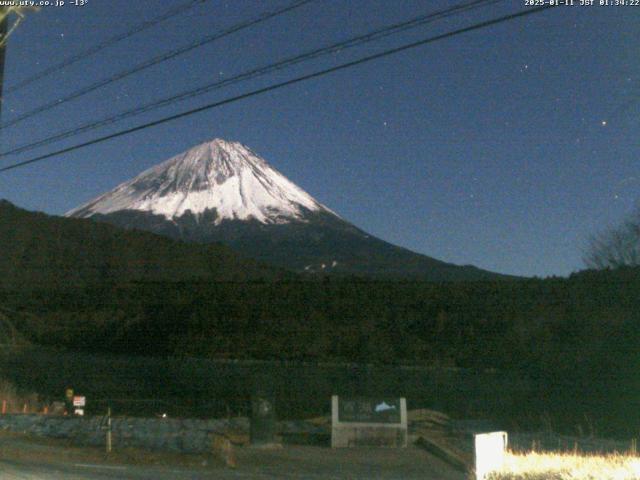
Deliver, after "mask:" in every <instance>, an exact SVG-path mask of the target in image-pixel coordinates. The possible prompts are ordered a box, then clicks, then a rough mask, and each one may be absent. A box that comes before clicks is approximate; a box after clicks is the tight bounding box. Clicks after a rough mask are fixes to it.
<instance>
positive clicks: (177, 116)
mask: <svg viewBox="0 0 640 480" xmlns="http://www.w3.org/2000/svg"><path fill="white" fill-rule="evenodd" d="M550 8H554V6H552V5H543V6H540V7H534V8H530V9H527V10H524V11H521V12H518V13H512V14H509V15H504V16H502V17H498V18H495V19H492V20H486V21H484V22H480V23H476V24H474V25H471V26H468V27H464V28H460V29H457V30H453V31H450V32H447V33H443V34H440V35H436V36H433V37H428V38H425V39H423V40H419V41H417V42H413V43H409V44H405V45H402V46H400V47H396V48H392V49H389V50H385V51H383V52H380V53H376V54H373V55H368V56H366V57H362V58H359V59H358V60H353V61H350V62H346V63H342V64H340V65H337V66H334V67H331V68H326V69H324V70H319V71H317V72H313V73H309V74H307V75H302V76H300V77H296V78H293V79H291V80H286V81H283V82H280V83H276V84H273V85H270V86H268V87H263V88H260V89H257V90H253V91H251V92H247V93H244V94H241V95H237V96H234V97H230V98H227V99H224V100H220V101H217V102H214V103H210V104H207V105H204V106H201V107H198V108H194V109H191V110H187V111H185V112H181V113H178V114H175V115H171V116H168V117H164V118H161V119H159V120H155V121H153V122H148V123H145V124H142V125H138V126H136V127H132V128H128V129H126V130H121V131H119V132H116V133H112V134H110V135H105V136H103V137H99V138H95V139H93V140H90V141H87V142H84V143H80V144H77V145H74V146H71V147H67V148H63V149H61V150H57V151H55V152H51V153H48V154H45V155H40V156H38V157H35V158H32V159H29V160H24V161H22V162H18V163H14V164H12V165H8V166H6V167H2V168H0V173H2V172H6V171H8V170H13V169H16V168H19V167H23V166H25V165H30V164H32V163H36V162H41V161H43V160H46V159H49V158H52V157H56V156H59V155H62V154H64V153H69V152H73V151H75V150H79V149H81V148H85V147H88V146H91V145H96V144H98V143H102V142H106V141H107V140H111V139H114V138H118V137H122V136H125V135H129V134H131V133H134V132H138V131H141V130H145V129H147V128H151V127H155V126H158V125H162V124H164V123H168V122H172V121H174V120H178V119H181V118H184V117H188V116H191V115H194V114H196V113H200V112H204V111H207V110H212V109H214V108H217V107H221V106H223V105H228V104H230V103H234V102H237V101H240V100H244V99H247V98H251V97H254V96H257V95H261V94H264V93H267V92H272V91H274V90H279V89H281V88H284V87H288V86H290V85H294V84H297V83H301V82H304V81H307V80H311V79H314V78H318V77H322V76H325V75H328V74H330V73H334V72H338V71H341V70H345V69H347V68H351V67H354V66H356V65H361V64H363V63H367V62H371V61H373V60H377V59H380V58H384V57H388V56H390V55H394V54H396V53H400V52H404V51H407V50H410V49H413V48H417V47H420V46H423V45H427V44H429V43H433V42H436V41H439V40H444V39H446V38H451V37H455V36H457V35H460V34H463V33H467V32H471V31H474V30H480V29H483V28H487V27H490V26H493V25H498V24H500V23H504V22H508V21H511V20H515V19H517V18H521V17H525V16H528V15H533V14H536V13H540V12H542V11H545V10H548V9H550Z"/></svg>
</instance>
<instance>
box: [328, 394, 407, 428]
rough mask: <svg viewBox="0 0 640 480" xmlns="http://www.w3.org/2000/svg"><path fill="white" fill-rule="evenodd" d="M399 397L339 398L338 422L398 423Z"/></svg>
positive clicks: (399, 419)
mask: <svg viewBox="0 0 640 480" xmlns="http://www.w3.org/2000/svg"><path fill="white" fill-rule="evenodd" d="M400 421H401V418H400V399H399V398H384V399H383V398H377V399H376V398H340V402H339V403H338V422H340V423H400Z"/></svg>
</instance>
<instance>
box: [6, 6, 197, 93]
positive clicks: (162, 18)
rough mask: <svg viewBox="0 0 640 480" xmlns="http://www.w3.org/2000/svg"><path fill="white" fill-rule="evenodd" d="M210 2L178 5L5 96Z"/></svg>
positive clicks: (43, 72) (22, 84) (29, 80)
mask: <svg viewBox="0 0 640 480" xmlns="http://www.w3.org/2000/svg"><path fill="white" fill-rule="evenodd" d="M207 1H209V0H189V1H188V2H186V3H183V4H181V5H177V6H176V7H174V8H171V9H169V10H167V11H166V12H165V13H163V14H161V15H159V16H157V17H155V18H153V19H151V20H148V21H145V22H142V23H139V24H137V25H135V26H133V27H131V28H130V29H129V30H127V31H125V32H123V33H120V34H118V35H115V36H113V37H111V38H108V39H107V40H105V41H103V42H102V43H98V44H97V45H94V46H93V47H90V48H87V49H86V50H83V51H81V52H79V53H77V54H76V55H72V56H70V57H68V58H66V59H64V60H62V61H61V62H59V63H56V64H55V65H52V66H51V67H48V68H46V69H44V70H42V71H41V72H39V73H36V74H34V75H32V76H30V77H28V78H26V79H25V80H22V81H21V82H20V83H17V84H15V85H11V86H10V87H8V88H7V89H6V90H5V94H9V93H12V92H17V91H18V90H21V89H23V88H24V87H26V86H27V85H31V84H32V83H34V82H36V81H38V80H41V79H43V78H45V77H48V76H49V75H51V74H52V73H55V72H58V71H60V70H62V69H64V68H67V67H69V66H71V65H73V64H74V63H77V62H79V61H80V60H84V59H85V58H88V57H90V56H92V55H95V54H96V53H99V52H100V51H102V50H104V49H105V48H108V47H110V46H111V45H114V44H116V43H118V42H120V41H122V40H125V39H127V38H129V37H132V36H134V35H136V34H138V33H140V32H143V31H145V30H148V29H150V28H152V27H155V26H156V25H158V24H160V23H162V22H164V21H166V20H168V19H170V18H172V17H175V16H177V15H181V14H183V13H185V12H187V11H189V10H190V9H191V8H193V7H195V6H196V5H198V4H203V3H205V2H207Z"/></svg>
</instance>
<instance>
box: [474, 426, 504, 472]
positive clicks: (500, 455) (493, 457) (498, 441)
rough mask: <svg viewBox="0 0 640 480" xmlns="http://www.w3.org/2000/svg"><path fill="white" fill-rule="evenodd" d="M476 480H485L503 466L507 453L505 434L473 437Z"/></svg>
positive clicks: (498, 433) (493, 433)
mask: <svg viewBox="0 0 640 480" xmlns="http://www.w3.org/2000/svg"><path fill="white" fill-rule="evenodd" d="M474 440H475V442H474V443H475V457H476V480H485V479H486V478H487V476H488V475H489V474H490V473H491V472H495V471H497V470H500V469H501V468H502V466H503V465H504V457H505V454H506V452H507V432H491V433H480V434H477V435H474Z"/></svg>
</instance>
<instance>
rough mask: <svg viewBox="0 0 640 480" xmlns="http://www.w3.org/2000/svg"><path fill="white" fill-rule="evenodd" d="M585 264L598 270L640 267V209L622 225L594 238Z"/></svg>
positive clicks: (585, 257)
mask: <svg viewBox="0 0 640 480" xmlns="http://www.w3.org/2000/svg"><path fill="white" fill-rule="evenodd" d="M584 262H585V264H586V265H587V267H589V268H593V269H596V270H604V269H606V268H612V269H616V268H623V267H638V266H640V208H638V209H636V211H635V212H634V213H633V214H632V215H630V216H629V218H628V219H627V220H625V221H624V222H623V223H622V225H619V226H617V227H613V228H609V229H607V230H605V231H603V232H601V233H599V234H597V235H595V236H593V237H592V238H591V240H590V242H589V246H588V248H587V252H586V254H585V256H584Z"/></svg>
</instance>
